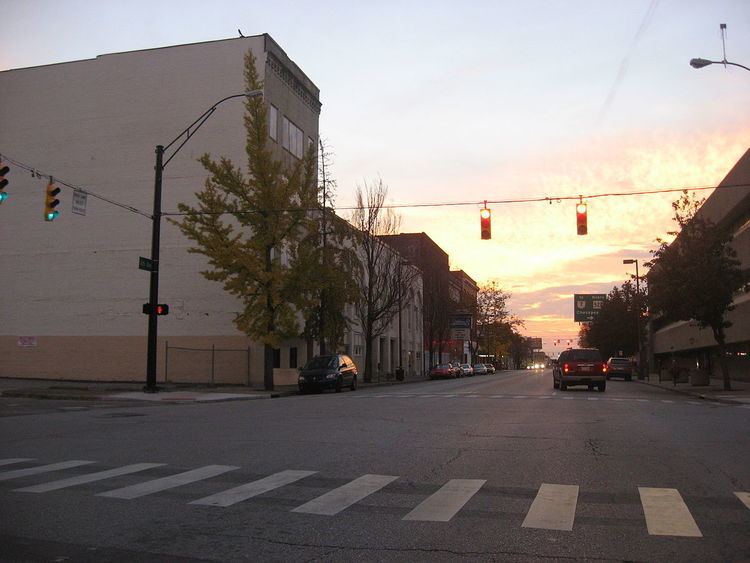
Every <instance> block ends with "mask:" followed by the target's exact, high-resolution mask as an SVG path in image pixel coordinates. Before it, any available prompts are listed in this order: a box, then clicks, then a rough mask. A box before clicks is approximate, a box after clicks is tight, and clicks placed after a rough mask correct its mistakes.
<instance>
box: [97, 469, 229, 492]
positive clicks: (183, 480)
mask: <svg viewBox="0 0 750 563" xmlns="http://www.w3.org/2000/svg"><path fill="white" fill-rule="evenodd" d="M234 469H239V467H236V466H234V465H206V466H205V467H200V468H198V469H193V470H191V471H185V472H184V473H178V474H177V475H170V476H169V477H162V478H161V479H153V480H151V481H146V482H145V483H139V484H138V485H131V486H130V487H123V488H121V489H114V490H112V491H107V492H104V493H99V494H98V495H97V496H100V497H111V498H121V499H127V500H130V499H134V498H139V497H143V496H146V495H150V494H152V493H158V492H159V491H165V490H167V489H173V488H175V487H180V486H182V485H187V484H188V483H194V482H195V481H202V480H203V479H208V478H210V477H216V476H217V475H221V474H222V473H226V472H227V471H233V470H234Z"/></svg>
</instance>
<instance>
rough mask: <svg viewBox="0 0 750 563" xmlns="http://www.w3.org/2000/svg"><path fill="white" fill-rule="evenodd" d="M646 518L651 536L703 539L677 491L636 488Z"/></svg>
mask: <svg viewBox="0 0 750 563" xmlns="http://www.w3.org/2000/svg"><path fill="white" fill-rule="evenodd" d="M638 493H639V494H640V495H641V504H642V505H643V514H644V515H645V516H646V527H647V528H648V533H649V534H651V535H652V536H684V537H691V538H700V537H703V534H701V531H700V530H699V529H698V525H697V524H696V523H695V520H693V516H692V515H691V514H690V510H688V507H687V505H686V504H685V501H683V500H682V496H680V493H679V491H678V490H677V489H657V488H650V487H638Z"/></svg>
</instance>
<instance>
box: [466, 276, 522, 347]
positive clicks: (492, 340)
mask: <svg viewBox="0 0 750 563" xmlns="http://www.w3.org/2000/svg"><path fill="white" fill-rule="evenodd" d="M510 297H511V294H510V293H507V292H505V291H503V289H502V288H501V287H500V285H499V284H498V283H497V282H496V281H493V282H490V283H489V284H487V285H483V286H481V287H480V288H479V293H478V294H477V303H476V319H477V331H478V333H479V335H480V336H479V339H478V340H479V347H480V348H481V349H482V350H483V351H484V352H485V353H486V354H489V355H494V356H498V355H506V354H509V355H513V353H512V350H514V351H517V352H518V353H516V354H515V356H516V358H517V357H518V356H519V355H520V350H521V348H522V347H521V346H520V342H521V339H522V337H521V336H520V334H518V328H520V327H522V326H523V321H522V320H521V319H519V318H517V317H515V316H514V315H511V314H510V311H509V310H508V300H509V299H510ZM514 359H515V358H514Z"/></svg>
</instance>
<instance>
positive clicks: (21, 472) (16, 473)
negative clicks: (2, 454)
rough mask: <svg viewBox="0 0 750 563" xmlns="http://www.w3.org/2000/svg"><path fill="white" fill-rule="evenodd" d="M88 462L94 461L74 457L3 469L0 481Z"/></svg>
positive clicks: (77, 465) (68, 467)
mask: <svg viewBox="0 0 750 563" xmlns="http://www.w3.org/2000/svg"><path fill="white" fill-rule="evenodd" d="M89 463H95V462H93V461H84V460H81V459H74V460H71V461H61V462H60V463H51V464H49V465H40V466H38V467H30V468H28V469H15V470H13V471H3V472H2V473H0V481H7V480H8V479H16V478H17V477H26V476H27V475H38V474H39V473H48V472H50V471H58V470H59V469H70V468H71V467H79V466H81V465H88V464H89Z"/></svg>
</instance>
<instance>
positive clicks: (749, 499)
mask: <svg viewBox="0 0 750 563" xmlns="http://www.w3.org/2000/svg"><path fill="white" fill-rule="evenodd" d="M734 494H735V495H736V496H737V498H738V499H740V500H741V501H742V504H744V505H745V506H747V507H748V508H750V493H743V492H739V493H734Z"/></svg>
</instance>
